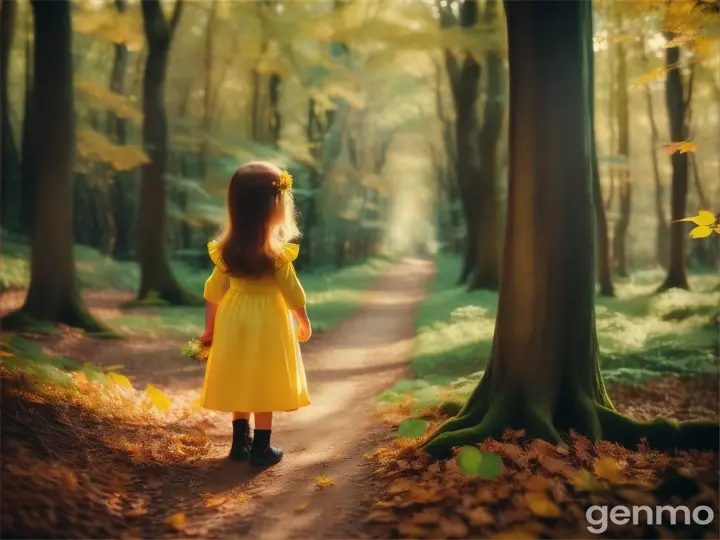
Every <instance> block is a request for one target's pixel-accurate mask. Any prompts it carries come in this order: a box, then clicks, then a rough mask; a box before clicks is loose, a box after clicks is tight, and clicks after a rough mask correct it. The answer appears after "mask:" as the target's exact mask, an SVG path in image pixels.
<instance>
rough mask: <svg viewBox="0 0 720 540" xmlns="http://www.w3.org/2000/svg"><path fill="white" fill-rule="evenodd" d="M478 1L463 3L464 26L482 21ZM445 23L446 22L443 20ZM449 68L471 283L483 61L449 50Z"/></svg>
mask: <svg viewBox="0 0 720 540" xmlns="http://www.w3.org/2000/svg"><path fill="white" fill-rule="evenodd" d="M477 11H478V6H477V0H467V1H466V2H463V3H462V4H461V6H460V16H459V23H460V26H461V27H463V28H471V27H473V26H475V24H476V23H477V20H478V15H477ZM441 22H442V21H441ZM445 69H446V70H447V73H448V79H449V82H450V89H451V92H452V96H453V103H454V105H455V145H456V149H457V153H456V156H455V168H456V173H455V176H456V177H457V182H458V186H459V192H460V197H461V201H462V209H463V213H464V214H465V226H466V228H467V233H466V238H465V253H464V256H463V267H462V271H461V273H460V279H459V282H460V283H461V284H465V283H467V281H468V280H469V278H470V276H471V275H472V273H473V271H474V270H475V261H476V258H477V257H476V253H477V229H478V224H477V222H476V219H475V218H476V217H477V216H476V214H477V212H476V211H475V208H474V205H473V202H472V199H473V197H474V196H476V195H477V191H476V190H475V189H473V187H472V186H473V183H474V182H475V180H476V175H477V173H478V166H477V164H476V157H477V151H478V148H477V117H476V110H475V108H476V102H477V97H478V86H479V83H480V64H479V63H478V62H477V60H476V59H475V58H474V57H473V55H472V54H471V53H470V52H465V54H464V60H463V61H462V63H460V62H458V58H457V57H456V56H455V54H454V53H452V52H451V51H450V50H447V49H446V50H445Z"/></svg>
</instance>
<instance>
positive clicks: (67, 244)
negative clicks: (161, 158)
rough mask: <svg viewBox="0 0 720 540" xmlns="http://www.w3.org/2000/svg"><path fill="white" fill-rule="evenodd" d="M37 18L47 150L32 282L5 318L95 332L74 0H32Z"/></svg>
mask: <svg viewBox="0 0 720 540" xmlns="http://www.w3.org/2000/svg"><path fill="white" fill-rule="evenodd" d="M32 8H33V12H34V20H35V59H34V70H33V71H34V73H35V84H34V92H33V98H34V103H33V110H34V111H35V113H36V115H35V119H36V120H37V125H35V126H34V130H35V131H34V133H36V135H37V139H36V141H37V144H38V147H39V148H42V149H43V159H42V160H39V161H38V163H37V186H36V187H37V189H36V190H35V213H34V216H35V220H34V224H33V229H32V231H33V232H32V239H31V242H32V250H31V258H30V287H29V290H28V294H27V298H26V299H25V304H24V305H23V307H22V308H21V309H20V311H19V312H16V313H14V314H12V315H10V316H9V317H8V318H6V319H5V321H3V324H4V327H5V328H7V329H19V328H22V327H23V326H24V325H27V324H28V323H31V321H33V320H35V321H37V320H40V321H46V322H51V323H64V324H68V325H70V326H76V327H79V328H83V329H85V330H88V331H100V330H103V327H102V326H101V325H100V324H99V323H98V322H97V321H95V320H94V319H93V317H92V316H91V315H90V314H89V313H88V311H87V310H86V308H85V306H84V304H83V302H82V300H81V298H80V295H79V292H78V287H77V281H76V277H75V256H74V253H73V241H72V178H73V159H74V156H75V118H74V109H73V69H72V56H71V51H72V26H71V22H70V2H69V0H55V1H53V2H46V1H43V0H33V2H32Z"/></svg>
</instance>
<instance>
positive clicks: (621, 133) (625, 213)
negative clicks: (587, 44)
mask: <svg viewBox="0 0 720 540" xmlns="http://www.w3.org/2000/svg"><path fill="white" fill-rule="evenodd" d="M617 22H618V23H620V21H619V19H618V21H617ZM615 52H616V57H617V88H616V90H617V101H616V105H617V108H616V111H615V112H616V114H617V116H616V121H617V134H618V147H617V154H618V155H619V156H622V157H624V158H625V161H626V163H625V165H624V167H623V168H622V169H621V170H620V185H619V193H618V194H619V196H620V216H619V217H618V220H617V221H616V222H615V232H614V234H613V259H614V262H615V271H616V272H617V274H618V275H619V276H621V277H627V276H628V264H627V232H628V229H629V227H630V210H631V203H632V185H631V180H630V116H629V103H628V90H627V87H628V82H627V58H626V51H625V46H624V45H623V44H621V43H619V44H617V45H616V46H615Z"/></svg>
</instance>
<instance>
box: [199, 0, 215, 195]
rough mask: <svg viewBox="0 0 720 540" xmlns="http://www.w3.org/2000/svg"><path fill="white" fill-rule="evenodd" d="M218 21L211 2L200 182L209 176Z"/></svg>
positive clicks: (206, 55)
mask: <svg viewBox="0 0 720 540" xmlns="http://www.w3.org/2000/svg"><path fill="white" fill-rule="evenodd" d="M216 20H217V0H212V1H211V2H210V13H209V14H208V22H207V26H206V27H205V87H204V89H203V116H202V122H201V124H200V126H201V128H200V129H201V135H200V136H201V137H202V139H201V142H200V149H199V152H198V168H199V172H198V176H199V178H200V182H204V181H205V175H206V174H207V156H208V149H209V146H210V144H209V143H210V131H211V129H212V120H213V116H212V113H213V111H212V105H213V103H212V95H213V94H212V80H213V59H214V54H213V38H214V34H215V21H216Z"/></svg>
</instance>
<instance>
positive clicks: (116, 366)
mask: <svg viewBox="0 0 720 540" xmlns="http://www.w3.org/2000/svg"><path fill="white" fill-rule="evenodd" d="M124 367H125V365H124V364H113V365H112V366H107V367H106V368H105V371H117V370H118V369H122V368H124Z"/></svg>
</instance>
